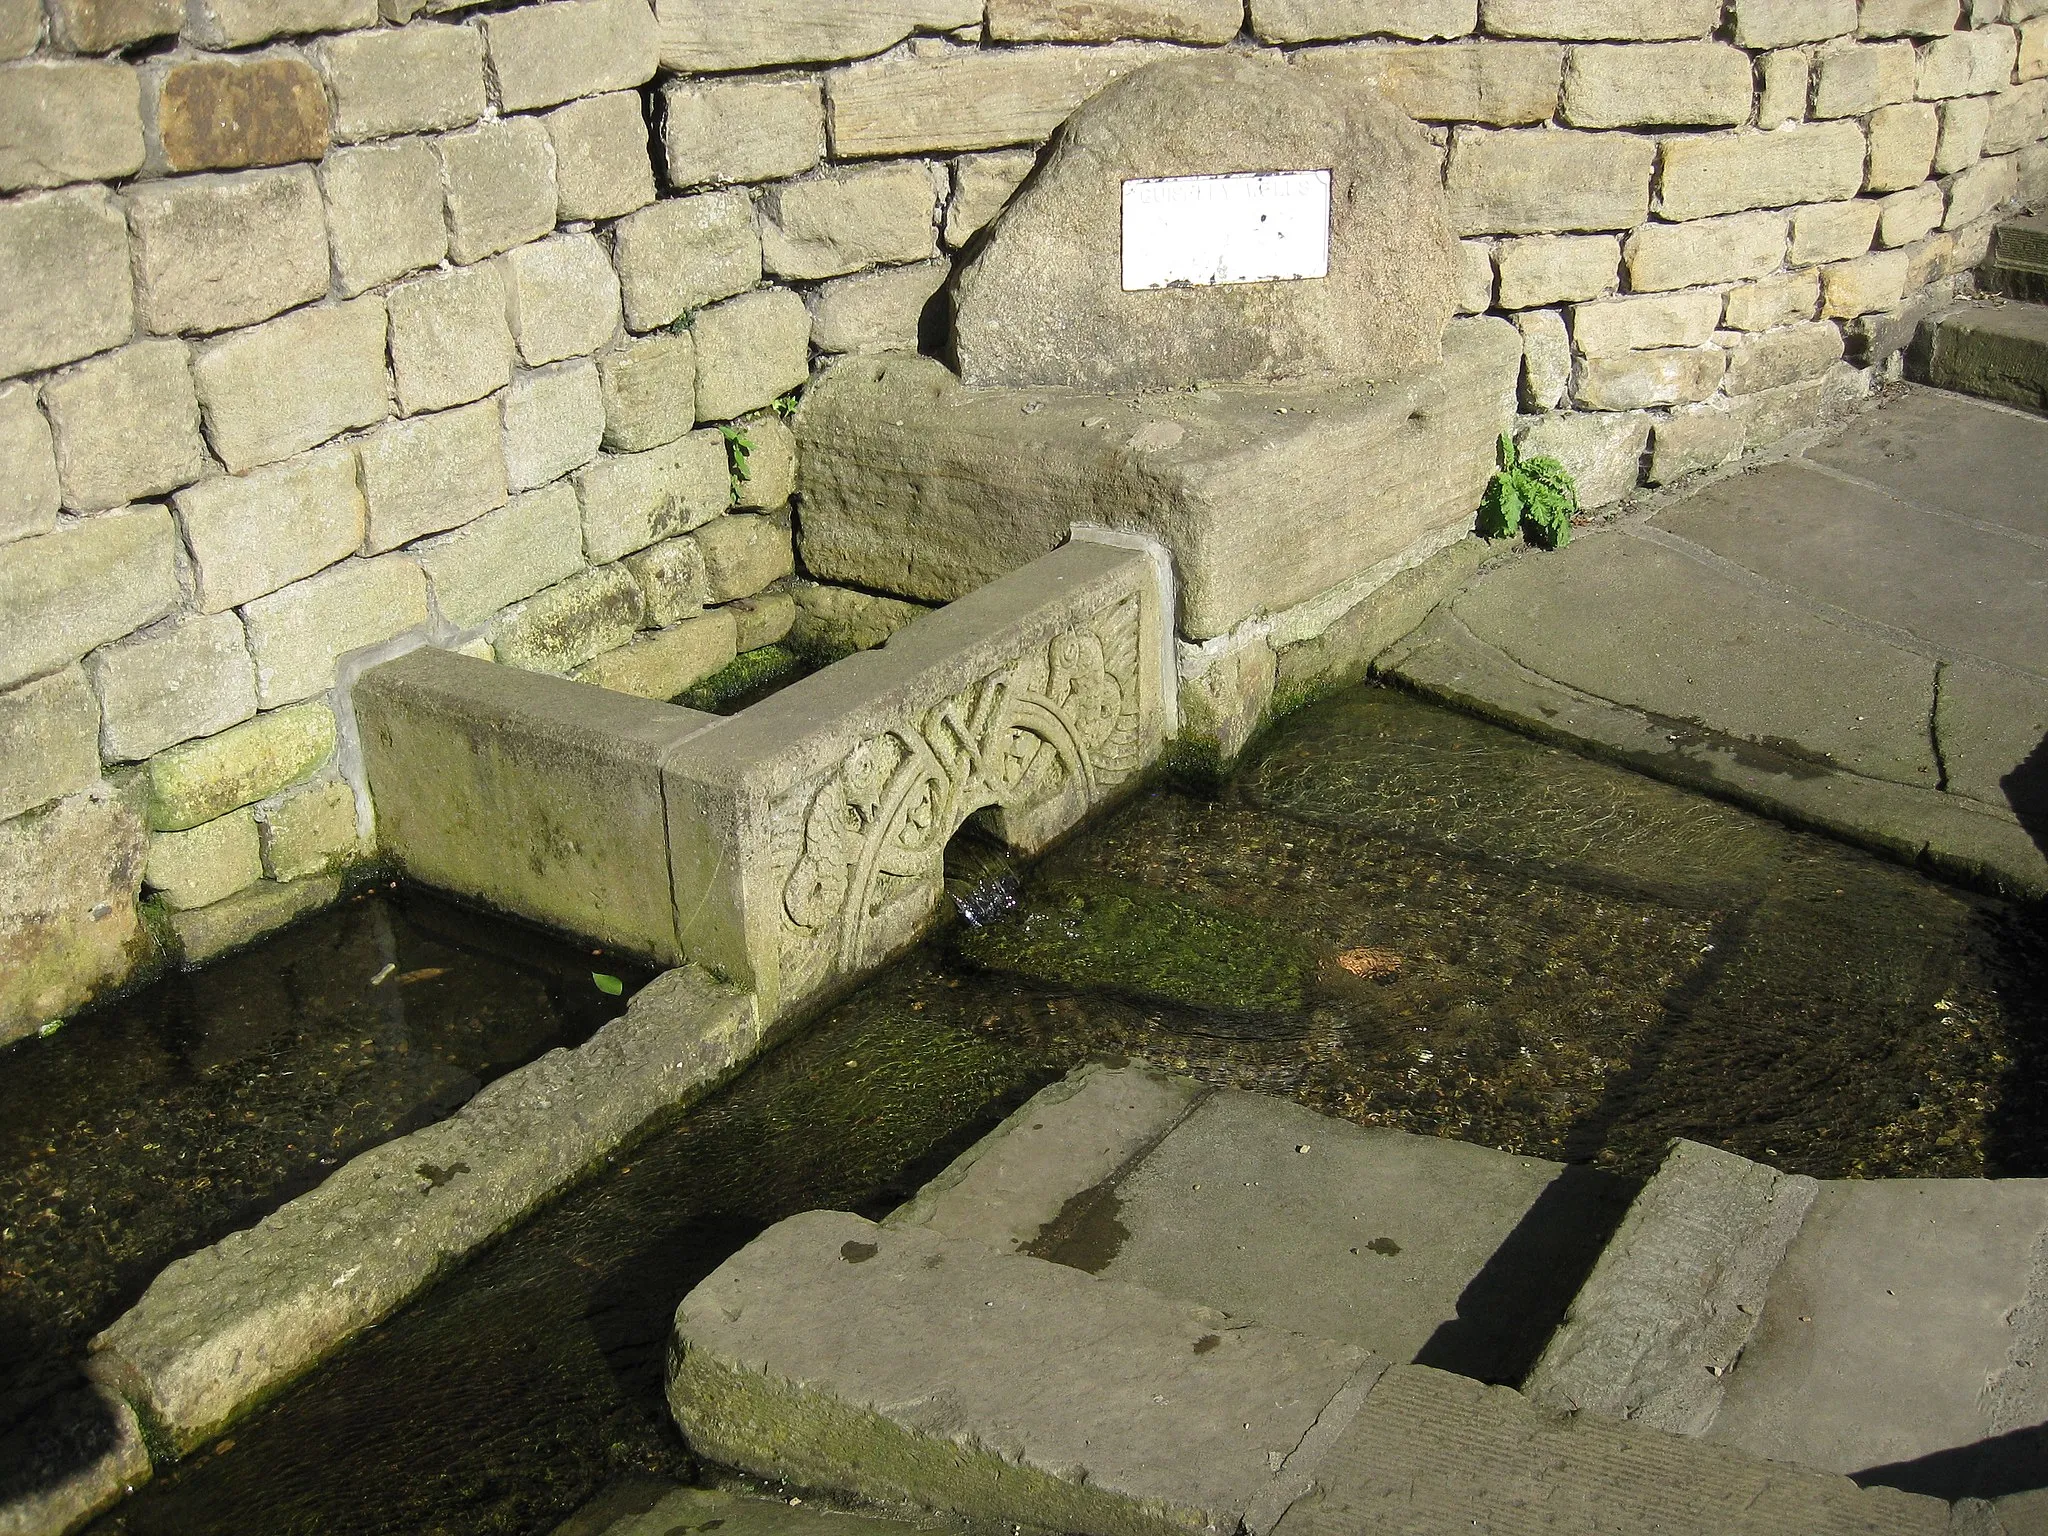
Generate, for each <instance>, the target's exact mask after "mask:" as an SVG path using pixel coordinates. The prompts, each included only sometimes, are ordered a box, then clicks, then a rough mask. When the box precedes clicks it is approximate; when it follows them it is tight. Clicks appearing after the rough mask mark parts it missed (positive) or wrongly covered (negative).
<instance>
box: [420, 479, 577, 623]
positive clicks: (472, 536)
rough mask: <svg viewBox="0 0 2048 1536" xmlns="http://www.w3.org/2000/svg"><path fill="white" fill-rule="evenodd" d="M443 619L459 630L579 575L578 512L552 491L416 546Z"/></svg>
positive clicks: (564, 489) (567, 497) (566, 493)
mask: <svg viewBox="0 0 2048 1536" xmlns="http://www.w3.org/2000/svg"><path fill="white" fill-rule="evenodd" d="M412 553H413V554H414V555H415V556H416V557H417V558H418V560H419V563H420V569H421V570H423V571H425V572H426V573H427V581H428V582H429V584H430V585H431V586H432V588H433V592H434V606H435V607H436V608H437V609H438V610H439V611H440V614H441V617H442V618H444V619H446V620H447V621H448V622H449V623H451V624H455V625H459V626H460V627H462V628H464V629H469V628H473V627H474V626H476V625H478V624H481V623H483V621H484V620H485V619H488V618H489V617H490V616H491V615H492V614H494V613H496V612H497V611H498V610H499V609H500V608H503V607H505V606H507V605H508V604H511V603H516V602H518V601H519V600H520V599H521V598H526V597H531V596H533V594H534V593H536V592H538V591H540V589H541V588H542V587H548V586H553V585H554V584H555V583H556V582H558V581H564V580H567V579H568V578H569V577H571V576H573V575H575V574H576V572H578V571H580V570H581V569H582V568H583V509H582V508H581V507H580V506H579V505H578V504H577V501H576V492H575V490H574V489H573V488H572V487H570V486H569V485H566V484H557V485H551V486H549V487H547V488H546V489H545V490H540V491H532V492H529V493H528V494H526V495H524V496H515V497H513V498H512V502H511V504H510V505H509V506H506V507H502V508H500V509H499V510H497V511H495V512H487V513H485V514H484V515H483V516H482V517H480V518H478V519H477V520H476V521H475V522H473V523H469V524H467V525H466V526H464V527H462V528H458V529H456V530H455V531H454V532H453V533H449V534H444V535H442V536H441V537H440V538H438V539H429V540H427V541H426V542H425V543H423V544H420V545H417V546H416V547H415V548H414V549H413V551H412Z"/></svg>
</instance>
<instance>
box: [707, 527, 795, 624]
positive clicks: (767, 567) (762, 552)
mask: <svg viewBox="0 0 2048 1536" xmlns="http://www.w3.org/2000/svg"><path fill="white" fill-rule="evenodd" d="M690 538H691V540H692V541H693V542H694V543H695V544H696V546H697V552H698V553H699V554H700V555H702V556H703V557H704V584H705V590H706V592H707V593H708V594H709V595H710V598H711V601H712V602H714V603H725V602H730V601H732V599H734V598H736V597H752V596H753V595H754V594H755V593H756V592H759V591H760V590H761V589H762V588H763V587H765V586H767V585H768V584H769V583H770V582H774V581H780V580H781V579H782V578H783V577H785V576H789V575H793V574H795V571H796V557H795V554H794V551H793V547H792V545H791V543H790V537H789V524H788V522H787V521H785V520H783V519H779V518H774V517H768V516H764V515H762V514H760V513H754V512H729V513H726V514H725V515H724V516H722V517H715V518H713V519H712V520H711V521H710V522H708V523H705V524H704V525H703V526H702V527H700V528H698V529H697V530H696V532H694V533H693V534H691V535H690Z"/></svg>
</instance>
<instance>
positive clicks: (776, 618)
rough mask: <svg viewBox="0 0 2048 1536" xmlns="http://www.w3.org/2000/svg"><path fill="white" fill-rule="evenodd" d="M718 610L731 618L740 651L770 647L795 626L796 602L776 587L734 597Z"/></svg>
mask: <svg viewBox="0 0 2048 1536" xmlns="http://www.w3.org/2000/svg"><path fill="white" fill-rule="evenodd" d="M718 611H719V612H720V613H729V614H731V615H732V620H733V624H734V626H735V632H736V634H737V636H738V638H737V640H736V641H735V642H734V643H735V644H736V645H737V646H738V647H739V648H740V649H741V650H742V651H753V650H759V649H760V648H761V647H762V646H764V645H773V644H774V643H775V642H776V641H778V640H781V639H783V638H784V637H786V636H787V635H788V634H789V632H790V630H791V629H792V628H793V627H794V626H795V624H796V601H795V599H793V598H792V597H791V596H790V595H789V594H788V593H787V592H785V591H783V590H782V589H781V588H779V587H777V588H773V589H771V590H769V591H767V592H756V593H755V594H754V595H753V596H752V597H742V598H736V599H734V600H733V601H732V602H729V603H727V604H726V605H725V606H724V607H723V608H721V609H719V610H718Z"/></svg>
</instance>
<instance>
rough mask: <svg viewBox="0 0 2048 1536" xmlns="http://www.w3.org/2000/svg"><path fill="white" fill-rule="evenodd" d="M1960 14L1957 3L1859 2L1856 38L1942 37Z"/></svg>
mask: <svg viewBox="0 0 2048 1536" xmlns="http://www.w3.org/2000/svg"><path fill="white" fill-rule="evenodd" d="M1961 14H1962V4H1961V0H1863V4H1862V9H1861V13H1860V14H1859V15H1858V17H1857V21H1856V35H1857V36H1858V37H1946V36H1947V35H1948V34H1949V33H1951V32H1953V31H1954V30H1955V28H1956V19H1957V18H1958V17H1959V16H1960V15H1961Z"/></svg>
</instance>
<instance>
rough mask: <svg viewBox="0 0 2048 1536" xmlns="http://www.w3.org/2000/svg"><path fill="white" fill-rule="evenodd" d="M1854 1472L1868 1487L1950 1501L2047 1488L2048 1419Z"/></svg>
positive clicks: (2007, 1494)
mask: <svg viewBox="0 0 2048 1536" xmlns="http://www.w3.org/2000/svg"><path fill="white" fill-rule="evenodd" d="M1851 1476H1852V1477H1854V1479H1855V1480H1856V1482H1857V1483H1859V1484H1860V1485H1862V1486H1863V1487H1865V1488H1875V1487H1882V1488H1899V1489H1903V1490H1904V1491H1905V1492H1907V1493H1924V1494H1928V1495H1931V1496H1932V1497H1934V1498H1937V1499H1947V1500H1949V1501H1951V1502H1953V1501H1955V1500H1957V1499H2002V1498H2006V1497H2009V1496H2010V1495H2012V1494H2015V1493H2030V1492H2032V1491H2033V1490H2035V1489H2037V1488H2048V1424H2036V1425H2034V1426H2032V1427H2031V1428H2028V1429H2015V1430H2011V1431H2009V1432H2008V1433H2006V1434H2003V1435H1994V1436H1992V1437H1991V1438H1990V1439H1988V1440H1979V1441H1977V1442H1976V1444H1974V1445H1959V1446H1956V1447H1955V1448H1954V1449H1953V1450H1947V1451H1936V1452H1934V1453H1933V1454H1931V1455H1927V1456H1918V1457H1915V1458H1914V1459H1913V1460H1911V1461H1895V1462H1890V1463H1888V1464H1886V1465H1885V1466H1881V1467H1870V1468H1867V1469H1865V1470H1864V1471H1861V1472H1856V1473H1852V1474H1851Z"/></svg>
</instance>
